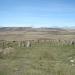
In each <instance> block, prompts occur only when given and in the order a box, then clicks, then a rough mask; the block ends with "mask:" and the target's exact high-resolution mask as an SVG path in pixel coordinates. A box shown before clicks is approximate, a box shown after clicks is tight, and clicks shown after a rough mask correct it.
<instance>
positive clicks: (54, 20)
mask: <svg viewBox="0 0 75 75" xmlns="http://www.w3.org/2000/svg"><path fill="white" fill-rule="evenodd" d="M0 26H1V27H4V26H5V27H7V26H10V27H13V26H19V27H21V26H23V27H24V26H26V27H28V26H32V27H72V26H75V0H0Z"/></svg>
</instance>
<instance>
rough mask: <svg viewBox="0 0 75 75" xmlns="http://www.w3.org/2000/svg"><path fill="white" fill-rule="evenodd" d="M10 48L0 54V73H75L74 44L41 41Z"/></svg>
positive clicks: (23, 74)
mask: <svg viewBox="0 0 75 75" xmlns="http://www.w3.org/2000/svg"><path fill="white" fill-rule="evenodd" d="M8 49H9V50H12V51H11V52H10V53H8V52H6V53H4V54H1V56H0V75H75V46H74V45H61V44H60V45H58V44H56V45H53V44H52V43H50V42H45V43H42V42H41V43H33V44H32V46H31V47H29V48H26V47H17V46H15V47H14V48H8ZM8 49H6V50H8Z"/></svg>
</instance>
